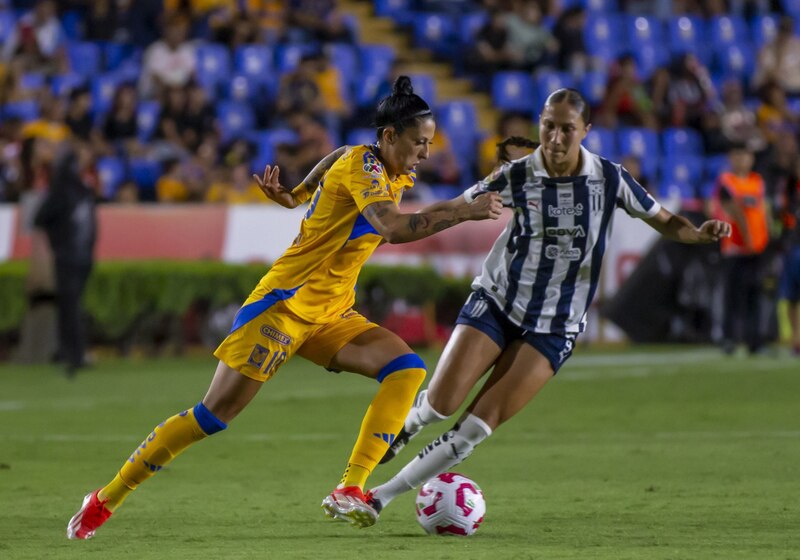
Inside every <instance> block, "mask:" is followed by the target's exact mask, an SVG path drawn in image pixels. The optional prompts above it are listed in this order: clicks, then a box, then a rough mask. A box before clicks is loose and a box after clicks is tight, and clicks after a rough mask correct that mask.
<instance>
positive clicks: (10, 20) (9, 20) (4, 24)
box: [0, 10, 17, 43]
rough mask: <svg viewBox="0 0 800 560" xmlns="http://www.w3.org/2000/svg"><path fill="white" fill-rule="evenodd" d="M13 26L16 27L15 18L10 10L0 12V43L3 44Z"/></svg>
mask: <svg viewBox="0 0 800 560" xmlns="http://www.w3.org/2000/svg"><path fill="white" fill-rule="evenodd" d="M15 25H17V18H16V17H14V12H12V11H11V10H0V42H3V43H5V41H6V39H8V36H9V35H11V31H13V29H14V26H15Z"/></svg>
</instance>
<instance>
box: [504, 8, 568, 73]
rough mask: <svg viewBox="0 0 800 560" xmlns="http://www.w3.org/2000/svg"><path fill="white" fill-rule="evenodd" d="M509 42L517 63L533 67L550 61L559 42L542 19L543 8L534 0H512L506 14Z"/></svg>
mask: <svg viewBox="0 0 800 560" xmlns="http://www.w3.org/2000/svg"><path fill="white" fill-rule="evenodd" d="M506 27H507V28H508V42H509V45H510V46H511V52H513V53H515V55H516V56H517V59H516V65H519V66H521V67H522V68H525V69H529V70H533V69H534V68H536V67H537V66H539V65H542V64H549V63H551V59H552V58H553V56H554V55H555V54H556V53H557V52H558V42H557V41H556V40H555V38H554V37H553V35H552V34H551V33H550V31H549V30H548V29H547V27H546V26H545V25H544V23H543V21H542V7H541V5H540V4H539V2H537V1H534V0H514V2H513V10H512V12H511V13H510V14H508V16H507V17H506Z"/></svg>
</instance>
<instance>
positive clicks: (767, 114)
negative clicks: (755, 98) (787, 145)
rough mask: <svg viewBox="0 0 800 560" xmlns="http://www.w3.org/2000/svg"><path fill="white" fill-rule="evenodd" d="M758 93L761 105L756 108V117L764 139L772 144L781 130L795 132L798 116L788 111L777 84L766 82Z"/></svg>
mask: <svg viewBox="0 0 800 560" xmlns="http://www.w3.org/2000/svg"><path fill="white" fill-rule="evenodd" d="M758 93H759V97H760V98H761V105H759V106H758V110H757V111H756V116H757V118H758V126H759V128H760V129H761V133H762V134H763V135H764V138H766V140H767V141H768V142H770V143H773V142H775V140H776V139H777V137H778V134H779V133H780V131H782V130H788V131H792V132H796V131H797V125H798V116H797V115H796V114H795V113H793V112H792V110H791V109H789V105H788V104H787V103H786V93H785V92H784V91H783V88H781V87H780V85H778V83H777V82H767V83H765V84H764V85H763V86H761V88H760V89H759V92H758Z"/></svg>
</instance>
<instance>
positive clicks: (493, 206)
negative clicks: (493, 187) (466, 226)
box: [467, 192, 503, 220]
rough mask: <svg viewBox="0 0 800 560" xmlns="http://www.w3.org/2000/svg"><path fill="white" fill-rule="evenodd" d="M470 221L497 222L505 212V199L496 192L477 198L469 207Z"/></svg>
mask: <svg viewBox="0 0 800 560" xmlns="http://www.w3.org/2000/svg"><path fill="white" fill-rule="evenodd" d="M467 208H468V209H469V219H470V220H496V219H498V218H499V217H500V216H501V214H502V211H503V199H502V197H501V196H500V195H499V194H497V193H496V192H487V193H483V194H481V195H479V196H476V197H475V200H473V201H472V202H470V203H469V204H468V205H467Z"/></svg>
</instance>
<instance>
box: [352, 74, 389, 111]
mask: <svg viewBox="0 0 800 560" xmlns="http://www.w3.org/2000/svg"><path fill="white" fill-rule="evenodd" d="M382 84H383V77H382V76H378V75H375V74H373V75H369V74H365V75H363V76H362V77H361V79H360V80H359V81H358V82H356V83H355V85H354V86H353V97H354V98H355V102H356V105H357V106H358V107H369V108H370V110H374V108H375V107H374V105H375V104H376V103H377V101H378V98H377V97H378V90H379V89H380V87H381V85H382Z"/></svg>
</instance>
